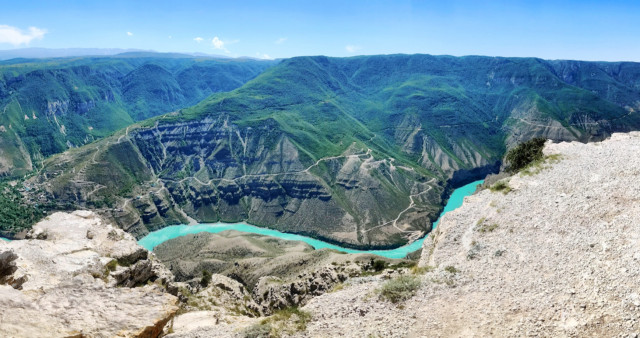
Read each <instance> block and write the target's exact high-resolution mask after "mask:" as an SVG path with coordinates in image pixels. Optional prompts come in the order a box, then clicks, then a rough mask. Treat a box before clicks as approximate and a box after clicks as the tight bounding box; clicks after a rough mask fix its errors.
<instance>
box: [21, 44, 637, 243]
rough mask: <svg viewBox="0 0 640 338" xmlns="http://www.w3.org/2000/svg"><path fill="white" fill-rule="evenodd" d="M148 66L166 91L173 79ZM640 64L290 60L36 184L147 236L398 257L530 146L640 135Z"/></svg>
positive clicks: (50, 170)
mask: <svg viewBox="0 0 640 338" xmlns="http://www.w3.org/2000/svg"><path fill="white" fill-rule="evenodd" d="M145 69H147V70H149V72H151V73H153V74H155V75H157V77H156V78H154V79H155V80H157V81H158V83H161V82H162V81H161V79H162V78H164V77H166V74H165V73H164V72H159V71H158V72H155V71H153V69H156V68H154V67H147V68H145ZM639 70H640V65H639V64H634V63H598V62H592V63H590V62H579V61H567V62H554V61H545V60H540V59H534V58H490V57H461V58H456V57H448V56H431V55H378V56H366V57H353V58H328V57H321V56H319V57H298V58H292V59H288V60H283V61H282V62H280V63H279V64H277V65H276V66H274V67H271V68H269V69H268V70H267V71H265V72H264V73H262V74H261V75H259V76H258V77H256V78H255V79H253V80H251V81H249V82H247V83H246V84H245V85H243V86H242V87H240V88H238V89H236V90H234V91H231V92H227V93H219V94H216V95H212V96H210V97H209V98H207V99H206V100H204V101H202V102H200V103H199V104H197V105H195V106H193V107H190V108H186V109H181V110H179V111H176V112H174V113H171V114H166V115H163V116H161V117H156V118H153V119H150V120H145V121H144V122H142V123H139V124H135V125H132V126H129V127H128V128H126V129H125V130H121V131H119V132H118V133H116V135H114V136H112V137H109V138H107V139H103V140H101V141H98V142H95V143H93V144H90V145H87V146H85V147H83V148H81V149H75V150H74V151H69V152H67V153H66V154H64V155H61V156H57V157H54V158H51V159H49V160H47V161H45V165H44V168H43V169H42V170H41V171H40V172H39V175H38V176H37V177H35V178H33V179H32V181H31V182H33V184H34V185H35V187H36V188H37V189H35V190H34V191H36V192H38V193H41V194H42V196H43V197H42V198H43V200H44V201H46V202H52V203H54V204H55V206H54V208H65V207H67V206H68V204H71V205H80V206H82V207H85V208H91V209H95V210H98V211H99V212H100V213H101V214H102V215H104V216H105V217H109V218H110V219H111V220H113V221H114V222H116V223H117V224H118V225H120V226H121V227H122V228H124V229H126V230H127V231H128V232H130V233H133V234H134V235H135V236H136V237H140V236H143V235H145V234H146V233H147V232H149V231H152V230H154V229H156V228H159V227H163V226H166V225H169V224H175V223H186V222H189V221H194V222H215V221H225V222H237V221H245V222H249V223H252V224H256V225H259V226H266V227H272V228H276V229H278V230H283V231H287V232H293V233H301V234H306V235H310V236H312V237H316V238H320V239H324V240H327V241H332V242H338V243H340V244H342V245H346V246H351V247H358V248H389V247H397V246H400V245H402V244H405V243H407V242H409V241H411V240H412V239H415V238H417V237H420V236H422V235H424V234H425V233H426V232H428V231H429V230H430V223H431V221H433V220H434V219H435V218H436V217H437V215H438V214H439V212H440V210H441V208H442V206H443V204H444V202H445V200H446V198H447V196H448V193H449V192H450V191H452V189H453V188H454V187H456V186H458V185H461V184H463V183H468V182H469V181H471V180H474V179H479V178H482V177H484V176H485V175H486V174H487V173H490V172H494V171H496V170H498V168H499V166H500V161H501V159H502V156H503V155H504V153H505V150H506V149H507V148H509V147H510V146H512V145H514V144H516V143H518V142H520V141H523V140H527V139H529V138H531V137H534V136H542V137H547V138H550V139H553V140H555V141H575V140H578V141H582V142H587V141H597V140H601V139H603V138H605V137H607V136H608V135H610V134H611V133H612V132H616V131H629V130H637V129H640V115H638V113H637V109H638V102H640V94H639V93H638V91H637V87H638V84H639V83H640V71H639ZM162 74H164V75H162ZM155 80H154V81H155ZM132 83H133V84H135V83H137V84H140V83H139V82H135V81H134V82H132ZM153 83H155V82H152V83H151V84H153ZM172 83H173V82H172ZM172 86H173V85H168V87H167V88H170V87H172ZM139 91H140V92H141V93H144V92H147V89H145V87H144V86H142V87H141V88H139ZM165 96H166V97H165ZM177 98H179V96H175V95H173V96H172V95H164V94H163V100H165V99H166V101H167V102H173V100H175V99H177ZM163 102H164V101H163ZM31 182H28V183H31ZM38 198H39V197H38Z"/></svg>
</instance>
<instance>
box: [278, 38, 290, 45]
mask: <svg viewBox="0 0 640 338" xmlns="http://www.w3.org/2000/svg"><path fill="white" fill-rule="evenodd" d="M285 41H287V38H279V39H278V40H276V41H275V43H276V45H281V44H283V43H284V42H285Z"/></svg>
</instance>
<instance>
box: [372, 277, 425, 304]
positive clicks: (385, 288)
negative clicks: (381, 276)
mask: <svg viewBox="0 0 640 338" xmlns="http://www.w3.org/2000/svg"><path fill="white" fill-rule="evenodd" d="M420 285H421V282H420V277H417V276H413V275H405V276H399V277H396V278H394V279H391V280H389V281H387V282H385V283H384V284H382V287H381V288H380V289H379V290H378V292H379V293H380V296H381V297H382V298H384V299H387V300H388V301H390V302H392V303H398V302H401V301H404V300H407V299H409V298H411V297H413V296H414V295H415V294H416V292H417V291H418V289H419V288H420Z"/></svg>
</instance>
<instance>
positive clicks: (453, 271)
mask: <svg viewBox="0 0 640 338" xmlns="http://www.w3.org/2000/svg"><path fill="white" fill-rule="evenodd" d="M444 271H446V272H448V273H450V274H453V275H455V274H456V273H458V272H460V270H458V269H456V267H455V266H452V265H448V266H446V267H445V268H444Z"/></svg>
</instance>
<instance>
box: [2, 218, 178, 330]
mask: <svg viewBox="0 0 640 338" xmlns="http://www.w3.org/2000/svg"><path fill="white" fill-rule="evenodd" d="M28 237H30V238H33V239H27V240H18V241H12V242H8V243H7V242H2V243H0V323H2V324H1V325H0V336H2V337H65V336H83V337H84V336H87V337H116V336H118V337H131V336H138V337H157V336H158V335H159V334H160V333H161V332H162V328H163V327H164V326H165V324H166V323H167V322H168V321H169V320H170V319H171V318H172V317H173V315H174V314H175V312H176V311H177V309H178V307H177V305H176V304H177V297H175V296H172V295H170V294H168V293H167V292H166V291H165V289H164V288H163V287H161V286H160V285H159V284H165V283H168V282H171V279H172V278H171V277H172V276H171V274H170V273H169V272H168V271H167V270H166V268H164V267H163V266H162V265H161V264H159V263H156V262H155V261H153V260H152V259H151V258H150V257H148V252H147V251H146V250H144V249H142V248H141V247H140V246H138V245H137V243H136V241H135V239H134V238H133V237H132V236H131V235H129V234H127V233H125V232H124V231H122V230H119V229H116V228H114V227H113V226H111V225H110V224H106V223H104V222H103V221H102V219H101V218H99V217H97V215H95V214H94V213H92V212H88V211H76V212H73V213H55V214H52V215H51V216H49V217H47V218H46V219H45V220H43V221H41V222H40V223H38V224H36V225H35V226H34V228H33V230H32V231H31V233H30V235H29V236H28ZM141 249H142V250H141ZM117 262H119V263H117ZM119 264H125V265H126V264H132V265H131V266H121V265H119ZM139 266H144V267H146V268H147V269H145V271H146V274H145V275H144V276H142V275H141V274H139V273H136V271H137V270H135V268H136V267H139ZM109 267H112V268H111V269H110V268H109ZM127 271H128V273H127ZM123 274H124V275H135V276H136V279H135V282H136V283H137V284H142V285H144V286H141V287H130V286H132V285H131V284H132V283H130V282H131V280H130V279H127V278H123V279H122V281H124V282H123V283H120V282H122V281H121V280H119V279H117V278H115V277H114V276H120V275H123ZM142 277H144V278H142ZM141 278H142V279H141ZM155 281H157V282H160V283H153V282H155ZM116 286H118V287H116Z"/></svg>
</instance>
